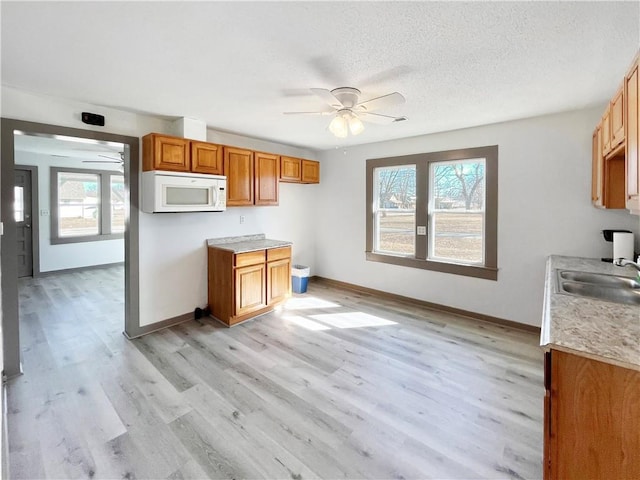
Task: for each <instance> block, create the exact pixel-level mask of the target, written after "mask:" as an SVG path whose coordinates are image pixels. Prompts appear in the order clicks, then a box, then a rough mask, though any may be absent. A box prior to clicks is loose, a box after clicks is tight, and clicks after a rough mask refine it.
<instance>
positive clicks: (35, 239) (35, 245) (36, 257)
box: [13, 165, 40, 278]
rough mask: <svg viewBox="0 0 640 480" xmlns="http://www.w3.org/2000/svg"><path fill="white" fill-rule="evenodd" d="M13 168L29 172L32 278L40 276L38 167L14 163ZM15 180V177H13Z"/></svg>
mask: <svg viewBox="0 0 640 480" xmlns="http://www.w3.org/2000/svg"><path fill="white" fill-rule="evenodd" d="M13 169H14V171H15V170H28V171H30V172H31V263H32V264H33V266H32V269H31V275H32V276H33V278H36V277H39V276H40V211H39V210H38V206H39V205H40V203H39V194H38V167H37V165H14V168H13ZM14 181H15V178H14Z"/></svg>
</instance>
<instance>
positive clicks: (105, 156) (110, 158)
mask: <svg viewBox="0 0 640 480" xmlns="http://www.w3.org/2000/svg"><path fill="white" fill-rule="evenodd" d="M98 156H99V157H102V158H108V159H109V160H114V161H116V162H121V161H122V160H123V159H122V158H116V157H110V156H108V155H101V154H98ZM120 156H121V157H122V154H121V155H120Z"/></svg>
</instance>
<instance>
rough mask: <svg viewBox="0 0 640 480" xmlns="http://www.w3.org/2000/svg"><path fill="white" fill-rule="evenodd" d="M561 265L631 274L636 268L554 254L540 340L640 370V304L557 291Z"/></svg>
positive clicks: (569, 268)
mask: <svg viewBox="0 0 640 480" xmlns="http://www.w3.org/2000/svg"><path fill="white" fill-rule="evenodd" d="M558 269H561V270H575V271H581V272H596V273H605V274H609V275H620V276H627V277H630V278H635V274H636V271H635V270H634V269H632V268H629V267H626V268H624V267H617V266H615V265H613V264H611V263H606V262H602V261H601V260H599V259H592V258H578V257H563V256H558V255H552V256H550V257H549V259H548V260H547V273H546V280H545V294H544V307H543V313H542V329H541V333H540V344H541V345H542V346H545V347H547V348H555V349H557V350H564V351H566V352H569V353H577V354H580V355H583V356H586V357H589V358H593V359H595V360H600V361H603V362H607V363H612V364H615V365H619V366H622V367H626V368H632V369H635V370H640V306H637V305H623V304H619V303H612V302H607V301H604V300H598V299H595V298H588V297H580V296H575V295H567V294H564V293H557V291H558V290H557V278H556V277H557V270H558Z"/></svg>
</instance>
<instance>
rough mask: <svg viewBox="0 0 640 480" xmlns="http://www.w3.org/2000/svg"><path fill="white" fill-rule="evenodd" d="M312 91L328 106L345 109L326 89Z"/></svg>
mask: <svg viewBox="0 0 640 480" xmlns="http://www.w3.org/2000/svg"><path fill="white" fill-rule="evenodd" d="M311 91H312V92H313V93H314V94H315V96H316V97H318V98H320V99H321V100H322V101H323V102H325V103H326V104H327V105H331V106H332V107H333V108H344V105H343V104H342V102H340V100H338V99H337V98H336V97H335V95H334V94H333V93H331V92H330V91H329V90H327V89H324V88H312V89H311Z"/></svg>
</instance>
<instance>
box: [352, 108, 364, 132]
mask: <svg viewBox="0 0 640 480" xmlns="http://www.w3.org/2000/svg"><path fill="white" fill-rule="evenodd" d="M349 130H350V131H351V135H358V134H360V133H362V132H363V131H364V125H363V124H362V120H360V119H359V118H358V117H357V116H356V115H354V114H353V113H352V114H351V116H350V118H349Z"/></svg>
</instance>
